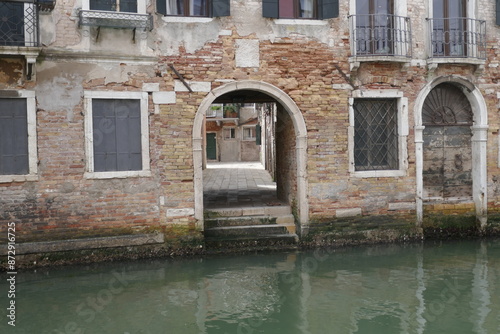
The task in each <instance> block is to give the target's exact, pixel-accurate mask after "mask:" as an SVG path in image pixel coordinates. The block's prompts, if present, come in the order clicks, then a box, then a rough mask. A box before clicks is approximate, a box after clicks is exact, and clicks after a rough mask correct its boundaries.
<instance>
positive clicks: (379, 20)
mask: <svg viewBox="0 0 500 334" xmlns="http://www.w3.org/2000/svg"><path fill="white" fill-rule="evenodd" d="M349 22H350V27H351V29H350V31H351V41H352V53H353V55H355V56H399V57H408V58H411V56H412V46H411V45H412V39H411V21H410V18H409V17H404V16H397V15H392V14H358V15H350V16H349Z"/></svg>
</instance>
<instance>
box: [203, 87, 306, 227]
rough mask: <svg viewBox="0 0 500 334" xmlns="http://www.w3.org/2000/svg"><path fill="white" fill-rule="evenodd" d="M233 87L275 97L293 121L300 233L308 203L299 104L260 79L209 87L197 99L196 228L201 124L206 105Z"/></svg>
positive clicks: (304, 129)
mask: <svg viewBox="0 0 500 334" xmlns="http://www.w3.org/2000/svg"><path fill="white" fill-rule="evenodd" d="M237 90H254V91H259V92H262V93H265V94H267V95H269V96H271V97H272V98H274V99H275V100H276V102H277V103H279V104H280V105H281V106H282V107H283V108H284V109H285V110H286V111H287V112H288V114H289V116H290V118H291V119H292V122H293V127H294V130H295V140H296V156H297V204H298V211H299V217H298V218H299V223H300V225H301V230H303V231H304V232H305V231H306V230H307V229H308V221H309V204H308V202H307V170H306V166H307V164H306V161H307V129H306V124H305V121H304V118H303V116H302V113H301V111H300V109H299V107H298V106H297V105H296V104H295V102H294V101H293V100H292V99H291V98H290V97H289V96H288V95H287V94H286V93H285V92H283V91H282V90H281V89H279V88H278V87H275V86H273V85H271V84H269V83H266V82H262V81H253V80H245V81H235V82H230V83H227V84H225V85H223V86H221V87H218V88H216V89H214V90H212V91H211V92H210V93H209V94H208V95H207V96H206V97H205V98H204V99H203V101H202V102H201V104H200V106H199V108H198V111H197V112H196V115H195V118H194V123H193V165H194V195H195V196H194V197H195V198H194V207H195V218H196V219H197V220H198V227H199V228H201V229H203V170H202V169H203V134H202V129H203V123H204V116H205V113H206V111H207V110H208V108H209V107H210V105H211V104H212V103H213V102H214V101H215V99H216V98H218V97H219V96H221V95H224V94H226V93H229V92H232V91H237Z"/></svg>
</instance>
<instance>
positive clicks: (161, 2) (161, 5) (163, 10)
mask: <svg viewBox="0 0 500 334" xmlns="http://www.w3.org/2000/svg"><path fill="white" fill-rule="evenodd" d="M156 12H158V13H160V14H163V15H167V0H156Z"/></svg>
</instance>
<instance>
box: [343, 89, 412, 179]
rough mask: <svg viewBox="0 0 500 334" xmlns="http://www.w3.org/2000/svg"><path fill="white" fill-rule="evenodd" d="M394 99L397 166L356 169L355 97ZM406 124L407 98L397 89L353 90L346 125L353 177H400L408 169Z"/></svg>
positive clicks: (407, 130)
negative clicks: (367, 169) (385, 168)
mask: <svg viewBox="0 0 500 334" xmlns="http://www.w3.org/2000/svg"><path fill="white" fill-rule="evenodd" d="M363 98H365V99H374V98H376V99H395V100H396V108H397V110H396V113H397V129H396V133H397V141H398V143H397V149H398V166H397V168H396V169H390V170H369V171H357V170H356V166H355V160H354V149H355V146H354V145H355V143H354V136H355V128H354V127H355V114H354V113H355V111H354V103H355V100H357V99H363ZM408 133H409V126H408V98H406V97H403V93H402V92H400V91H397V90H392V89H391V90H389V89H388V90H374V91H359V90H358V91H354V92H353V93H352V97H351V98H349V127H348V150H349V172H350V174H351V175H352V176H354V177H359V178H371V177H400V176H405V175H406V173H407V170H408V148H407V138H408Z"/></svg>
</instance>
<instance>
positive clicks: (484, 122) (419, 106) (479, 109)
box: [414, 75, 488, 228]
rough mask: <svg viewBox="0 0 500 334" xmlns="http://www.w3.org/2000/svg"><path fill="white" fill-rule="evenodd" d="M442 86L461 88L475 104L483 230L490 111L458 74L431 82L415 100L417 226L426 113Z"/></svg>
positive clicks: (475, 172) (477, 194)
mask: <svg viewBox="0 0 500 334" xmlns="http://www.w3.org/2000/svg"><path fill="white" fill-rule="evenodd" d="M442 83H451V84H453V85H455V86H456V87H458V88H460V89H461V90H462V92H463V93H464V95H465V96H466V97H467V99H468V101H469V103H470V104H471V108H472V112H473V125H472V126H471V130H472V140H471V142H472V159H473V167H472V183H473V185H472V198H473V201H474V204H475V208H476V217H477V219H478V220H479V221H480V223H481V227H483V228H484V227H485V226H486V219H487V217H486V213H487V203H488V200H487V189H486V187H487V162H486V153H487V152H486V144H487V134H488V109H487V106H486V102H485V100H484V97H483V95H482V94H481V92H480V91H479V89H478V88H477V87H476V86H475V85H474V84H473V83H471V82H470V81H468V80H466V79H464V78H462V77H459V76H455V75H451V76H442V77H438V78H436V79H434V80H433V81H431V82H430V83H428V84H427V85H426V86H425V87H424V88H423V89H422V90H421V91H420V93H419V94H418V96H417V98H416V100H415V107H414V116H415V164H416V185H417V194H416V203H417V224H418V225H419V226H421V223H422V220H423V188H424V187H423V131H424V129H425V126H424V125H423V122H422V110H423V106H424V102H425V99H426V98H427V96H428V95H429V93H430V92H431V91H432V90H433V89H434V88H435V87H436V86H438V85H440V84H442Z"/></svg>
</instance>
